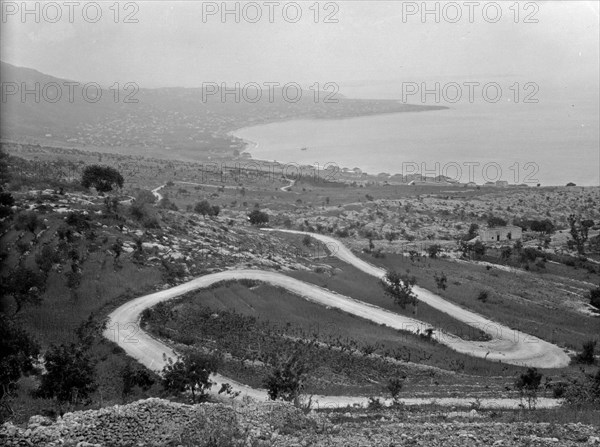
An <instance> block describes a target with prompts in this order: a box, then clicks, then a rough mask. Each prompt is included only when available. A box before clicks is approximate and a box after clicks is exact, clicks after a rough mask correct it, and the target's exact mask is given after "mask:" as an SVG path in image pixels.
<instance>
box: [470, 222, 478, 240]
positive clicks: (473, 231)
mask: <svg viewBox="0 0 600 447" xmlns="http://www.w3.org/2000/svg"><path fill="white" fill-rule="evenodd" d="M478 233H479V225H477V224H476V223H472V224H471V225H470V226H469V232H468V233H467V239H468V240H471V239H473V238H474V237H475V236H477V234H478Z"/></svg>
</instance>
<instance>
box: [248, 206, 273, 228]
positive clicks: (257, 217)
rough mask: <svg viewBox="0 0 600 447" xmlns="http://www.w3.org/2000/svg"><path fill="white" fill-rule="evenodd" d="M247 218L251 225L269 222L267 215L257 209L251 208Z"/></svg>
mask: <svg viewBox="0 0 600 447" xmlns="http://www.w3.org/2000/svg"><path fill="white" fill-rule="evenodd" d="M248 219H249V220H250V223H251V224H252V225H256V226H260V225H264V224H267V223H269V215H268V214H267V213H265V212H263V211H260V210H258V209H255V210H252V212H251V213H250V214H248Z"/></svg>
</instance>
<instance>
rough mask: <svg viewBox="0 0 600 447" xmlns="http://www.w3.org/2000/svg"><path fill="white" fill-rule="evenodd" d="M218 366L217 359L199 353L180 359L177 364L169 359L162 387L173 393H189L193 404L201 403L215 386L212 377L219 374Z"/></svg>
mask: <svg viewBox="0 0 600 447" xmlns="http://www.w3.org/2000/svg"><path fill="white" fill-rule="evenodd" d="M218 366H219V359H218V358H217V357H215V356H212V355H204V354H200V353H197V352H194V353H191V354H188V355H185V356H183V357H179V358H178V359H177V361H176V362H173V359H171V358H169V359H168V361H167V364H166V365H165V367H164V368H163V379H162V385H163V387H164V388H165V390H167V391H171V392H176V393H183V392H188V391H189V392H190V393H191V395H192V402H193V403H196V402H201V401H203V400H205V399H206V396H207V393H208V390H209V389H210V388H211V387H212V386H213V382H211V380H210V376H211V374H214V373H216V372H217V369H218Z"/></svg>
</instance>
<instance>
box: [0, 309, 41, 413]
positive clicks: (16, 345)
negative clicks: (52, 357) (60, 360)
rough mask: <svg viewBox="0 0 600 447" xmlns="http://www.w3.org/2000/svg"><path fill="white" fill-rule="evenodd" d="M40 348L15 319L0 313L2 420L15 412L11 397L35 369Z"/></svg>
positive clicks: (0, 409)
mask: <svg viewBox="0 0 600 447" xmlns="http://www.w3.org/2000/svg"><path fill="white" fill-rule="evenodd" d="M39 351H40V348H39V346H38V344H37V343H36V342H35V341H34V340H33V338H32V337H31V336H30V335H29V334H28V333H27V332H26V331H25V330H24V329H22V328H21V327H20V326H19V325H18V324H17V323H16V322H15V321H13V320H11V319H9V318H8V317H7V316H6V315H4V314H3V313H0V421H3V420H4V418H5V417H6V416H9V415H11V414H12V413H13V411H12V407H11V404H10V398H11V397H12V396H13V393H14V391H15V390H16V388H17V381H18V380H19V378H20V377H21V376H22V375H25V374H29V373H31V372H32V371H33V370H34V364H35V362H36V359H37V356H38V355H39Z"/></svg>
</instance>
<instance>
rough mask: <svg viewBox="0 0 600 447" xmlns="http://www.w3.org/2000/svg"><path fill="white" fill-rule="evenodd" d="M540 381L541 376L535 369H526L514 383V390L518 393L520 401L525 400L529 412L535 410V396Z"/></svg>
mask: <svg viewBox="0 0 600 447" xmlns="http://www.w3.org/2000/svg"><path fill="white" fill-rule="evenodd" d="M541 381H542V374H541V373H539V372H538V371H537V368H528V369H527V372H525V373H523V374H521V375H519V377H518V378H517V380H516V381H515V388H516V389H517V390H518V391H519V394H520V396H521V399H524V398H525V399H526V400H527V406H528V408H529V409H530V410H532V409H534V408H535V405H536V403H537V394H538V390H539V388H540V383H541Z"/></svg>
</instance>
